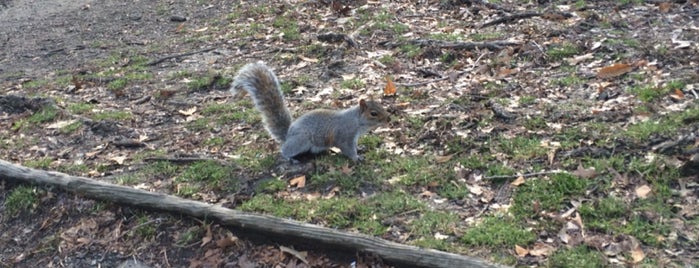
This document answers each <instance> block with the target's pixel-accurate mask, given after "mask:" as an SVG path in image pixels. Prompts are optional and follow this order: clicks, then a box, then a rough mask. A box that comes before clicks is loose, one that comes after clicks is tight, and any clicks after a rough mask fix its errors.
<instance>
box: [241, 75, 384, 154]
mask: <svg viewBox="0 0 699 268" xmlns="http://www.w3.org/2000/svg"><path fill="white" fill-rule="evenodd" d="M241 89H242V90H245V91H246V92H247V93H248V94H249V95H250V96H251V97H252V99H253V101H254V103H255V107H256V108H257V110H258V111H260V113H262V123H263V124H264V127H265V129H267V132H269V134H270V135H272V137H273V138H274V139H275V140H276V141H277V142H279V143H281V154H282V157H284V158H285V159H287V160H291V161H294V159H293V158H294V157H295V156H297V155H299V154H302V153H306V152H311V153H314V154H316V153H320V152H323V151H326V150H327V149H328V148H330V147H333V146H334V147H338V148H340V150H342V153H343V154H344V155H346V156H347V157H349V158H350V159H352V160H353V161H355V162H356V161H358V160H361V159H362V157H360V156H359V155H358V154H357V140H359V136H361V135H362V134H364V133H366V132H367V131H369V130H371V129H373V128H375V127H376V126H378V125H380V124H382V123H388V122H389V121H390V115H389V113H388V112H386V110H384V108H383V107H382V106H381V105H380V104H378V103H377V102H375V101H373V100H364V99H360V100H359V105H355V106H353V107H350V108H347V109H345V110H327V109H317V110H313V111H310V112H308V113H306V114H304V115H303V116H301V117H299V118H298V119H296V120H294V121H292V118H291V114H290V113H289V109H288V108H287V107H286V104H285V103H284V97H283V96H282V91H281V88H280V86H279V80H278V79H277V76H276V75H275V74H274V72H273V71H272V69H270V68H269V67H267V65H265V64H264V63H262V62H257V63H248V64H247V65H245V66H243V68H241V69H240V71H238V74H237V76H236V77H235V79H234V80H233V83H232V84H231V88H230V90H231V92H232V93H233V94H234V95H239V94H240V93H241V92H240V90H241Z"/></svg>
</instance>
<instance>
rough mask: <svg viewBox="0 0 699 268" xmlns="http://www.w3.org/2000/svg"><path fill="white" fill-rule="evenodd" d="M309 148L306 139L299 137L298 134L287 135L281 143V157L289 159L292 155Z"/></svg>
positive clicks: (309, 144) (309, 145) (306, 150)
mask: <svg viewBox="0 0 699 268" xmlns="http://www.w3.org/2000/svg"><path fill="white" fill-rule="evenodd" d="M310 150H311V143H310V142H309V141H308V139H304V138H301V137H299V136H298V135H288V136H287V137H286V141H284V143H283V144H282V148H281V151H282V157H284V158H286V159H289V160H291V159H292V158H293V157H294V156H297V155H300V154H302V153H305V152H308V151H310Z"/></svg>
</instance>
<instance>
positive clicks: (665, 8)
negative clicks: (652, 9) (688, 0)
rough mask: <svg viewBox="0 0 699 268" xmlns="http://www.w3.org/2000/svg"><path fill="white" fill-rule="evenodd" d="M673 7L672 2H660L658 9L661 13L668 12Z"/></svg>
mask: <svg viewBox="0 0 699 268" xmlns="http://www.w3.org/2000/svg"><path fill="white" fill-rule="evenodd" d="M671 7H672V3H671V2H663V3H659V4H658V10H660V13H668V12H670V8H671Z"/></svg>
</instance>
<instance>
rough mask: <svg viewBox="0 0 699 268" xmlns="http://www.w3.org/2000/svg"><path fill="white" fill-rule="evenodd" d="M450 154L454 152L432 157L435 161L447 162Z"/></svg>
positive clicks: (450, 156)
mask: <svg viewBox="0 0 699 268" xmlns="http://www.w3.org/2000/svg"><path fill="white" fill-rule="evenodd" d="M452 156H454V154H450V155H436V156H435V157H434V159H435V160H436V161H437V163H445V162H448V161H449V160H451V158H452Z"/></svg>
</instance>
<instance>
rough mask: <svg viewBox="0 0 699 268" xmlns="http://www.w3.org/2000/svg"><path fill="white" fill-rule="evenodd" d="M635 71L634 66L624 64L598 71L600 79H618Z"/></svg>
mask: <svg viewBox="0 0 699 268" xmlns="http://www.w3.org/2000/svg"><path fill="white" fill-rule="evenodd" d="M631 70H633V66H631V65H628V64H624V63H617V64H614V65H612V66H607V67H603V68H601V69H599V71H597V77H599V78H612V77H617V76H620V75H623V74H625V73H628V72H630V71H631Z"/></svg>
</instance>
